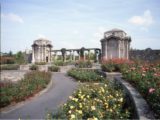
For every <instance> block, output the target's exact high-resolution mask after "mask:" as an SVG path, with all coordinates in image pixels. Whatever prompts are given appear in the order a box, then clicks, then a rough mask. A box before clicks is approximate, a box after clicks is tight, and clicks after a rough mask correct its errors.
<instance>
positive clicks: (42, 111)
mask: <svg viewBox="0 0 160 120" xmlns="http://www.w3.org/2000/svg"><path fill="white" fill-rule="evenodd" d="M52 80H53V86H52V87H51V88H50V89H49V90H48V91H47V92H46V93H44V94H42V95H41V96H39V97H37V98H35V99H33V100H31V101H29V102H27V103H25V104H24V105H23V106H21V107H19V108H17V109H15V110H12V111H10V112H8V113H1V114H0V118H1V119H6V118H8V119H10V118H12V119H18V118H22V119H26V118H29V119H44V118H45V116H46V112H47V111H55V110H57V108H58V107H59V106H60V105H61V104H63V103H64V102H66V101H67V99H68V96H70V95H72V93H73V91H74V90H75V89H76V88H77V85H78V83H76V82H75V81H74V80H72V79H71V78H70V77H67V76H66V75H65V73H53V76H52Z"/></svg>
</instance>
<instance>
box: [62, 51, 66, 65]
mask: <svg viewBox="0 0 160 120" xmlns="http://www.w3.org/2000/svg"><path fill="white" fill-rule="evenodd" d="M61 52H62V57H63V62H64V61H65V55H66V48H62V49H61Z"/></svg>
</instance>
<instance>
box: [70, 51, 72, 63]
mask: <svg viewBox="0 0 160 120" xmlns="http://www.w3.org/2000/svg"><path fill="white" fill-rule="evenodd" d="M70 60H71V61H72V51H70Z"/></svg>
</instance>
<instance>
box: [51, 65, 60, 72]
mask: <svg viewBox="0 0 160 120" xmlns="http://www.w3.org/2000/svg"><path fill="white" fill-rule="evenodd" d="M48 70H49V71H51V72H59V71H60V68H59V67H58V66H55V65H52V66H49V67H48Z"/></svg>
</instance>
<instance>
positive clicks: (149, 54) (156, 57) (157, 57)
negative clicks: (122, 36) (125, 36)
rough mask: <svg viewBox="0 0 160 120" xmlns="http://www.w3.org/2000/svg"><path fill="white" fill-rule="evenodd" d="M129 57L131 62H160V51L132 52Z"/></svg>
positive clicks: (148, 49)
mask: <svg viewBox="0 0 160 120" xmlns="http://www.w3.org/2000/svg"><path fill="white" fill-rule="evenodd" d="M129 57H130V59H131V60H145V61H160V49H159V50H152V49H150V48H147V49H145V50H130V53H129Z"/></svg>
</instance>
